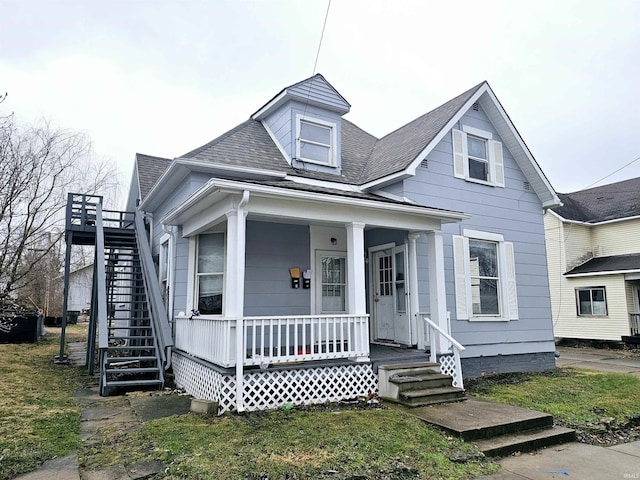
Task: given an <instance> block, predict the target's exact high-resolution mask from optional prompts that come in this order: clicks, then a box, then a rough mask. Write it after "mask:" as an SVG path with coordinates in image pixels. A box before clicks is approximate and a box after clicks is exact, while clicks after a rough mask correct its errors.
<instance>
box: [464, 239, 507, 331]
mask: <svg viewBox="0 0 640 480" xmlns="http://www.w3.org/2000/svg"><path fill="white" fill-rule="evenodd" d="M453 253H454V270H455V294H456V311H457V318H458V319H467V320H475V321H482V320H485V321H487V320H502V321H506V320H516V319H517V318H518V299H517V291H516V274H515V257H514V250H513V244H512V243H510V242H505V241H504V237H503V236H502V235H500V234H497V233H490V232H480V231H476V230H467V229H465V230H464V235H454V236H453Z"/></svg>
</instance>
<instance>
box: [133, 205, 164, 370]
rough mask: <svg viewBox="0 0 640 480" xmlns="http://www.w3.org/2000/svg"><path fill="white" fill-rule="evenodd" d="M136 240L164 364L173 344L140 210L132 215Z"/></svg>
mask: <svg viewBox="0 0 640 480" xmlns="http://www.w3.org/2000/svg"><path fill="white" fill-rule="evenodd" d="M134 222H135V228H134V230H135V232H136V242H137V244H138V251H139V253H140V263H141V265H142V278H143V280H144V285H145V289H146V291H147V296H148V303H149V316H150V317H151V321H152V323H153V327H154V332H155V334H156V339H157V342H158V351H159V354H160V357H161V359H162V362H163V363H164V364H166V362H167V353H166V350H167V348H168V347H171V346H173V338H172V335H171V327H170V325H169V317H168V316H167V311H166V309H165V307H164V302H163V301H162V294H161V292H160V285H159V284H158V277H157V275H156V269H155V267H154V266H153V257H152V256H151V247H150V246H149V241H148V240H147V234H146V230H145V227H144V219H143V217H142V213H141V212H136V213H135V215H134Z"/></svg>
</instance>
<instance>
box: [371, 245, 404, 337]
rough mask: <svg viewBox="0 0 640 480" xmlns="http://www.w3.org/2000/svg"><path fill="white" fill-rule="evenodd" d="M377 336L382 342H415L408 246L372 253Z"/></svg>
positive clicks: (373, 307)
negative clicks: (411, 313)
mask: <svg viewBox="0 0 640 480" xmlns="http://www.w3.org/2000/svg"><path fill="white" fill-rule="evenodd" d="M372 263H373V271H372V276H373V305H372V315H373V324H374V337H375V340H376V341H378V342H382V343H385V342H389V343H400V344H404V345H409V344H411V328H410V321H409V312H408V305H409V302H408V292H409V289H408V285H407V272H408V268H407V255H406V246H405V245H401V246H399V247H394V248H388V249H385V250H378V251H376V252H373V254H372Z"/></svg>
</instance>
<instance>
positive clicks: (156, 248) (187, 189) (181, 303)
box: [151, 173, 210, 316]
mask: <svg viewBox="0 0 640 480" xmlns="http://www.w3.org/2000/svg"><path fill="white" fill-rule="evenodd" d="M209 178H210V176H208V175H206V174H203V173H191V174H190V175H189V177H187V178H186V179H185V181H184V182H183V183H181V184H180V185H179V186H178V187H177V188H176V189H175V190H173V191H172V192H171V193H169V194H168V195H167V197H166V199H165V200H164V202H162V204H161V205H160V206H159V207H158V208H157V209H156V210H155V211H154V212H153V238H152V239H151V251H152V254H153V255H158V254H159V252H160V239H161V238H162V236H163V235H165V233H166V232H165V231H164V230H163V229H162V224H161V223H160V220H161V219H162V217H163V216H164V215H166V214H167V213H168V212H169V211H171V210H172V209H173V208H175V207H177V206H178V205H180V204H181V203H182V202H183V201H185V200H186V199H187V198H189V196H190V195H191V194H193V192H195V191H196V190H198V189H199V188H200V187H201V186H202V185H204V184H205V183H206V182H207V180H209ZM173 241H174V251H173V254H174V255H175V261H174V268H175V270H174V275H175V277H174V282H173V297H174V301H173V306H174V310H173V315H172V316H175V315H177V314H178V313H179V312H181V311H182V312H186V311H187V310H188V308H187V275H188V263H189V262H188V258H189V239H188V238H183V237H182V227H180V228H178V229H177V231H176V232H175V234H174V235H173ZM156 268H157V265H156ZM170 314H171V312H170Z"/></svg>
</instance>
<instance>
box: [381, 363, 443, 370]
mask: <svg viewBox="0 0 640 480" xmlns="http://www.w3.org/2000/svg"><path fill="white" fill-rule="evenodd" d="M429 367H437V368H440V364H438V363H434V362H415V363H388V364H381V365H379V366H378V369H379V370H407V369H413V368H416V369H420V368H429Z"/></svg>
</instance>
